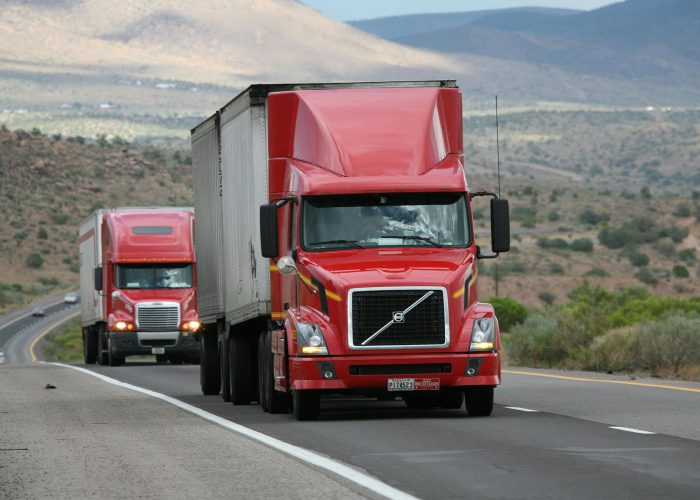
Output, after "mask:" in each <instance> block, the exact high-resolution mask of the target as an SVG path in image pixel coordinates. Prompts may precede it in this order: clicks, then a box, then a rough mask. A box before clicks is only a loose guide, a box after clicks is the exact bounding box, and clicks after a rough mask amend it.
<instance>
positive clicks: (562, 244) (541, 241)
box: [537, 237, 569, 250]
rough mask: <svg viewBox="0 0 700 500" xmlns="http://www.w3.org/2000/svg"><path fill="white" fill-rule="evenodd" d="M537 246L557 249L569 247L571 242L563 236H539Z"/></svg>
mask: <svg viewBox="0 0 700 500" xmlns="http://www.w3.org/2000/svg"><path fill="white" fill-rule="evenodd" d="M537 246H538V247H540V248H554V249H556V250H566V249H567V248H569V244H568V243H567V242H566V240H565V239H563V238H552V239H550V238H544V237H542V238H537Z"/></svg>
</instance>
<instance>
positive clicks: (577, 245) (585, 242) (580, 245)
mask: <svg viewBox="0 0 700 500" xmlns="http://www.w3.org/2000/svg"><path fill="white" fill-rule="evenodd" d="M571 250H573V251H574V252H586V253H588V252H592V251H593V242H592V241H591V240H590V239H588V238H577V239H575V240H574V241H572V242H571Z"/></svg>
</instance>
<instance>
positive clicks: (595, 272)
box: [584, 267, 610, 278]
mask: <svg viewBox="0 0 700 500" xmlns="http://www.w3.org/2000/svg"><path fill="white" fill-rule="evenodd" d="M584 276H595V277H598V278H605V277H606V276H610V273H609V272H607V271H606V270H605V269H602V268H600V267H594V268H593V269H589V270H588V271H586V273H585V274H584Z"/></svg>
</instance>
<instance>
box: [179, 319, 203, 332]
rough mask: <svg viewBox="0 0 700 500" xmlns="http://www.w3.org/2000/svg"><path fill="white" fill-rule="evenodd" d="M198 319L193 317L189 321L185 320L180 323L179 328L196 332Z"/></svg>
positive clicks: (198, 325) (198, 324)
mask: <svg viewBox="0 0 700 500" xmlns="http://www.w3.org/2000/svg"><path fill="white" fill-rule="evenodd" d="M200 326H201V325H200V323H199V321H197V320H196V319H193V320H191V321H185V322H184V323H183V324H182V325H180V330H184V331H188V332H196V331H197V330H199V327H200Z"/></svg>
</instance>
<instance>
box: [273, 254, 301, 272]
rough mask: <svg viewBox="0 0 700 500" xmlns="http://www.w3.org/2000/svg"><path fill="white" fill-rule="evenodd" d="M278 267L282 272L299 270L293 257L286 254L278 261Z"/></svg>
mask: <svg viewBox="0 0 700 500" xmlns="http://www.w3.org/2000/svg"><path fill="white" fill-rule="evenodd" d="M277 269H279V272H281V273H282V274H294V273H295V272H296V270H297V266H296V264H295V263H294V259H293V258H292V257H290V256H289V255H285V256H284V257H282V258H281V259H280V260H278V261H277Z"/></svg>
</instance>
